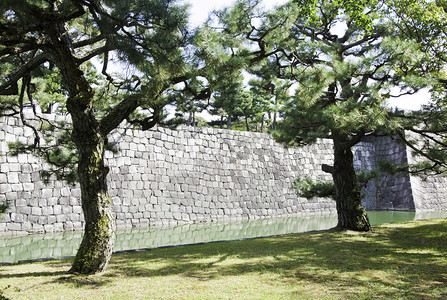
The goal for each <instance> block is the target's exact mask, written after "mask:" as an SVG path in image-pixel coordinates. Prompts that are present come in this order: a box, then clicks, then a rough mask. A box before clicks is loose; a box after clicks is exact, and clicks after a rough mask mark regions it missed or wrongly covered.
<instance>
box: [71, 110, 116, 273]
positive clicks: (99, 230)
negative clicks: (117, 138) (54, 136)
mask: <svg viewBox="0 0 447 300" xmlns="http://www.w3.org/2000/svg"><path fill="white" fill-rule="evenodd" d="M72 118H73V127H74V129H73V140H74V141H75V143H76V145H77V149H78V151H79V163H78V175H79V183H80V186H81V200H82V209H83V212H84V220H85V229H84V237H83V239H82V242H81V245H80V247H79V250H78V252H77V254H76V257H75V260H74V262H73V265H72V268H71V270H70V272H73V273H82V274H93V273H96V272H101V271H103V270H104V269H105V268H106V267H107V264H108V262H109V260H110V257H111V255H112V251H113V245H114V241H115V218H114V215H113V211H112V203H111V200H110V197H109V195H108V193H107V179H106V177H107V173H108V171H109V169H108V167H107V166H106V165H105V164H104V137H102V136H101V134H100V132H99V127H98V125H97V122H96V120H95V119H94V117H93V115H92V114H89V113H88V112H87V113H80V114H77V115H76V114H73V113H72Z"/></svg>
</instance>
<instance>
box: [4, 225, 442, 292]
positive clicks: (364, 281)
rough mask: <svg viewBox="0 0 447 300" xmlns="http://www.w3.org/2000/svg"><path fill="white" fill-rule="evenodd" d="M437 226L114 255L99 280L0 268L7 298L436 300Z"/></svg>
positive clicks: (45, 267) (46, 268) (58, 268)
mask: <svg viewBox="0 0 447 300" xmlns="http://www.w3.org/2000/svg"><path fill="white" fill-rule="evenodd" d="M446 256H447V220H446V219H437V220H424V221H417V222H408V223H399V224H387V225H383V226H380V227H375V228H374V230H373V231H372V232H368V233H357V232H352V231H347V232H331V231H326V232H313V233H304V234H296V235H287V236H281V237H274V238H263V239H252V240H246V241H237V242H225V243H215V244H206V245H197V246H187V247H180V248H171V249H159V250H153V251H144V252H136V253H126V254H116V255H114V256H113V258H112V261H111V263H110V265H109V268H108V270H107V271H106V272H104V273H102V274H97V275H92V276H75V275H70V274H66V271H67V270H68V269H69V267H70V262H71V261H70V260H55V261H47V262H36V263H28V264H21V265H10V266H2V267H0V295H2V293H3V296H4V297H7V298H10V299H373V298H374V299H445V298H447V257H446ZM0 299H1V296H0Z"/></svg>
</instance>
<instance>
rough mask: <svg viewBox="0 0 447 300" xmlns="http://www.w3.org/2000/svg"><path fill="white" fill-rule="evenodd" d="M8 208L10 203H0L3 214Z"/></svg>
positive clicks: (0, 211)
mask: <svg viewBox="0 0 447 300" xmlns="http://www.w3.org/2000/svg"><path fill="white" fill-rule="evenodd" d="M7 209H8V203H7V202H4V203H0V215H2V214H3V213H4V212H5V211H6V210H7Z"/></svg>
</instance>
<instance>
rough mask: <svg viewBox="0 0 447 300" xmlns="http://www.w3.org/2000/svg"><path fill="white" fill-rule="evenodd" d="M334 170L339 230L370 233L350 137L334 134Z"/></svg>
mask: <svg viewBox="0 0 447 300" xmlns="http://www.w3.org/2000/svg"><path fill="white" fill-rule="evenodd" d="M333 141H334V168H333V171H332V178H333V180H334V184H335V190H336V196H335V199H336V204H337V215H338V224H337V228H339V229H349V230H356V231H369V230H370V229H371V226H370V224H369V220H368V216H367V215H366V211H365V209H364V208H363V207H362V202H361V200H362V194H361V191H360V187H359V186H358V184H357V177H356V173H355V170H354V155H353V153H352V150H351V147H352V143H351V142H350V140H349V137H348V136H346V135H343V134H337V133H335V134H333Z"/></svg>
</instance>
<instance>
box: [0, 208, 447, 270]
mask: <svg viewBox="0 0 447 300" xmlns="http://www.w3.org/2000/svg"><path fill="white" fill-rule="evenodd" d="M368 216H369V219H370V222H371V224H372V225H380V224H384V223H395V222H405V221H412V220H419V219H431V218H447V211H440V212H426V213H419V212H418V213H416V212H396V211H370V212H368ZM336 224H337V216H336V215H318V216H309V217H303V216H300V217H286V218H269V219H258V220H249V221H240V222H228V223H199V224H187V225H179V226H171V227H147V228H131V229H122V230H118V232H117V238H116V242H115V251H116V252H118V251H126V250H135V249H153V248H160V247H168V246H181V245H189V244H199V243H209V242H216V241H228V240H240V239H248V238H256V237H266V236H274V235H283V234H290V233H300V232H308V231H315V230H326V229H329V228H332V227H334V226H335V225H336ZM81 239H82V232H62V233H53V234H31V235H26V236H14V237H1V236H0V264H9V263H20V262H24V261H29V260H39V259H50V258H62V257H68V256H74V255H75V254H76V251H77V249H78V247H79V244H80V243H81Z"/></svg>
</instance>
